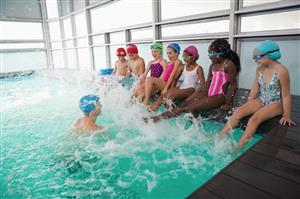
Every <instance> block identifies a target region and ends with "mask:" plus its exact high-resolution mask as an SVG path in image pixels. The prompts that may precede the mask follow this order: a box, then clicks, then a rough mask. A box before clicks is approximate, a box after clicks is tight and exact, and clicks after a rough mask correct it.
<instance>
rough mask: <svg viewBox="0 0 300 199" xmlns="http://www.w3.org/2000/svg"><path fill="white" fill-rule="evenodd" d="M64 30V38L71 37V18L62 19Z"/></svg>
mask: <svg viewBox="0 0 300 199" xmlns="http://www.w3.org/2000/svg"><path fill="white" fill-rule="evenodd" d="M63 24H64V30H65V39H68V38H72V26H71V19H70V18H68V19H65V20H63Z"/></svg>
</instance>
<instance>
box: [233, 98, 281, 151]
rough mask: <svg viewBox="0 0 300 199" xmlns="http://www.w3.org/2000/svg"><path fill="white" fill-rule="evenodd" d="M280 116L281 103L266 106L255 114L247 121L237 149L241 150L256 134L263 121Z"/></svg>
mask: <svg viewBox="0 0 300 199" xmlns="http://www.w3.org/2000/svg"><path fill="white" fill-rule="evenodd" d="M280 114H282V105H281V103H273V104H270V105H267V106H265V107H263V108H261V109H259V110H258V111H257V112H255V113H254V115H253V116H252V117H251V118H250V119H249V121H248V124H247V127H246V130H245V132H244V134H243V136H242V137H241V139H240V141H239V149H241V148H243V146H245V144H247V142H248V141H249V140H250V138H251V137H252V136H253V135H254V133H255V132H256V129H257V127H258V126H259V125H260V124H261V123H262V122H264V121H266V120H268V119H271V118H273V117H275V116H277V115H280Z"/></svg>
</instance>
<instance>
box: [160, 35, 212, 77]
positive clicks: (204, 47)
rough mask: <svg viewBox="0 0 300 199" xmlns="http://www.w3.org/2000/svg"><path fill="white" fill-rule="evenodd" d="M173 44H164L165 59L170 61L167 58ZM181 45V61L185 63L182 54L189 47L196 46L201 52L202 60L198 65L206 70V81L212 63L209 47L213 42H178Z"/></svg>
mask: <svg viewBox="0 0 300 199" xmlns="http://www.w3.org/2000/svg"><path fill="white" fill-rule="evenodd" d="M170 43H172V42H164V43H163V57H164V58H165V59H166V60H168V56H167V53H166V52H167V46H168V45H169V44H170ZM178 44H179V45H180V48H181V51H180V54H179V59H180V60H181V61H182V62H183V63H184V61H183V59H182V52H183V50H184V49H185V48H186V47H188V46H189V45H194V46H195V47H196V48H197V49H198V52H199V55H200V58H199V59H198V60H197V63H198V64H199V65H200V66H202V68H203V70H204V75H205V79H206V78H207V75H208V71H209V66H210V64H211V61H210V59H209V57H208V46H209V45H210V44H211V42H205V41H203V42H197V41H185V42H178Z"/></svg>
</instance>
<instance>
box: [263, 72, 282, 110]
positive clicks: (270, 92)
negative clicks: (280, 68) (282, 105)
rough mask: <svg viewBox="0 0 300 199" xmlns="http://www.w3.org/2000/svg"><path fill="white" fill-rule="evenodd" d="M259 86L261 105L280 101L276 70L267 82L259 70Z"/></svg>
mask: <svg viewBox="0 0 300 199" xmlns="http://www.w3.org/2000/svg"><path fill="white" fill-rule="evenodd" d="M258 84H259V87H260V97H259V98H260V100H261V103H262V105H263V106H266V105H269V104H272V103H278V102H281V92H280V85H279V79H278V76H277V72H276V71H275V72H274V74H273V76H272V78H271V81H270V83H269V84H265V82H264V76H263V71H261V72H260V74H259V78H258Z"/></svg>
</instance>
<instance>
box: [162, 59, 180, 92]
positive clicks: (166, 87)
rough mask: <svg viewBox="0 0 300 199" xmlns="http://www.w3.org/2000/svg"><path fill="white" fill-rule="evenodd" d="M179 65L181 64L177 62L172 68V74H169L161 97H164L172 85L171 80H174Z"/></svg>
mask: <svg viewBox="0 0 300 199" xmlns="http://www.w3.org/2000/svg"><path fill="white" fill-rule="evenodd" d="M180 64H181V63H180V61H178V60H177V61H176V62H175V64H174V68H173V70H172V73H171V75H170V77H169V79H168V81H167V84H166V85H165V87H164V89H163V90H162V92H161V95H165V94H166V93H167V91H168V89H169V87H170V86H171V84H172V82H173V80H174V78H175V75H176V72H177V69H178V67H179V65H180Z"/></svg>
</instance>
